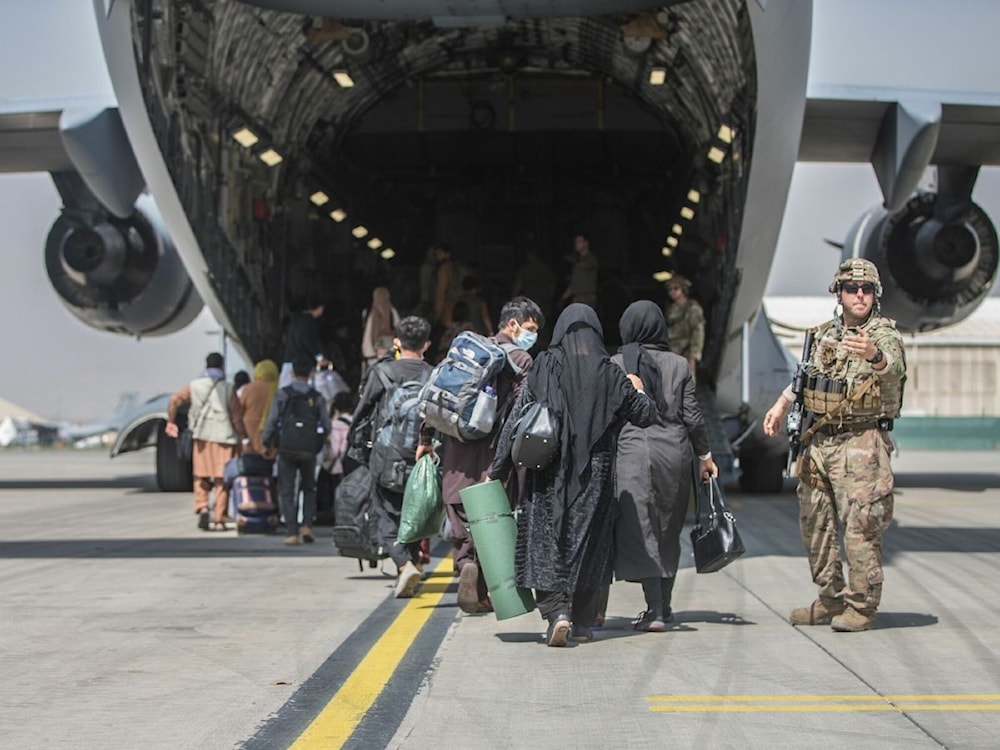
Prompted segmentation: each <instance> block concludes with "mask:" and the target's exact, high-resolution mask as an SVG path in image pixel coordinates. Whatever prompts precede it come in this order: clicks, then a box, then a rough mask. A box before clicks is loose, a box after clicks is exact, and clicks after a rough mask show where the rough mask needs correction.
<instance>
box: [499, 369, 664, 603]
mask: <svg viewBox="0 0 1000 750" xmlns="http://www.w3.org/2000/svg"><path fill="white" fill-rule="evenodd" d="M622 380H623V381H624V385H623V388H624V389H625V390H626V391H627V395H626V397H625V400H624V401H623V403H622V405H621V407H620V408H619V410H618V413H617V418H616V420H615V421H614V422H612V423H611V424H610V425H609V426H608V428H607V429H606V430H605V432H604V434H603V435H602V437H601V438H600V439H599V440H598V441H597V443H596V444H595V445H594V447H593V449H592V451H591V455H590V463H589V471H584V472H582V475H583V479H582V481H581V489H580V492H579V494H578V495H577V496H576V497H575V498H572V499H571V502H570V503H569V504H568V505H567V506H566V511H565V513H564V516H563V522H562V524H561V528H560V529H556V528H555V524H554V519H553V511H554V508H555V504H556V498H555V487H556V486H557V485H558V486H566V485H567V484H568V479H567V478H566V476H565V474H566V472H567V470H568V469H567V467H568V466H571V463H570V462H567V461H566V460H557V461H554V462H553V463H552V464H551V465H550V466H549V467H548V468H547V469H544V470H542V471H528V472H527V478H526V481H525V491H524V493H523V495H522V498H521V502H520V512H519V514H518V518H517V544H516V548H515V556H514V564H515V581H516V582H517V585H518V586H522V587H525V588H533V589H537V590H542V591H582V590H589V589H596V588H598V587H600V586H604V585H607V584H609V583H610V582H611V573H612V568H611V565H612V544H613V534H614V528H613V527H614V516H615V505H616V503H615V494H614V482H615V444H616V441H617V439H618V433H619V431H620V430H621V427H622V424H624V423H625V422H626V421H632V422H636V423H639V424H649V423H651V422H652V420H653V418H654V416H655V410H656V406H655V404H654V403H653V401H652V400H650V399H649V398H647V397H646V396H645V395H643V394H641V393H639V392H638V391H636V390H635V389H633V388H632V387H631V386H630V385H628V383H627V381H625V376H624V374H623V375H622ZM534 401H535V395H534V394H533V393H532V391H531V387H530V386H529V385H528V384H527V383H526V384H525V386H524V387H523V388H522V390H521V393H520V394H519V395H518V398H517V401H516V402H515V404H514V408H513V410H512V411H511V414H512V415H517V414H521V413H523V410H524V409H525V408H526V407H527V406H529V405H530V404H532V403H534ZM516 421H517V420H516V419H514V418H511V419H508V420H507V421H506V422H505V423H504V427H503V430H502V431H501V433H500V439H499V440H498V443H497V445H498V446H500V447H498V450H497V454H496V458H495V459H494V463H493V466H492V467H491V468H490V471H489V474H490V476H498V475H502V474H503V468H504V467H505V466H507V465H509V464H508V462H509V461H510V446H511V443H512V439H513V436H514V430H515V427H516ZM564 455H565V453H564ZM560 478H561V479H562V480H563V481H558V480H559V479H560Z"/></svg>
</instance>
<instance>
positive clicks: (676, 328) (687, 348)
mask: <svg viewBox="0 0 1000 750" xmlns="http://www.w3.org/2000/svg"><path fill="white" fill-rule="evenodd" d="M665 317H666V319H667V332H668V335H669V337H670V351H672V352H675V353H676V354H680V355H681V356H682V357H684V358H685V359H687V358H688V357H693V358H694V359H695V361H697V362H701V350H702V349H703V348H704V346H705V313H704V312H703V311H702V309H701V305H699V304H698V303H697V302H695V301H694V300H693V299H690V298H689V299H687V300H685V301H684V302H681V303H678V304H673V305H670V306H669V307H668V308H667V311H666V313H665Z"/></svg>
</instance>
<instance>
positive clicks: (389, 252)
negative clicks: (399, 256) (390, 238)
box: [379, 247, 396, 260]
mask: <svg viewBox="0 0 1000 750" xmlns="http://www.w3.org/2000/svg"><path fill="white" fill-rule="evenodd" d="M379 255H381V256H382V259H383V260H392V259H393V258H395V257H396V251H395V250H393V249H392V248H391V247H387V248H386V249H385V250H383V251H382V252H381V253H379Z"/></svg>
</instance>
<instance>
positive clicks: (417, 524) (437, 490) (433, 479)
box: [396, 454, 444, 544]
mask: <svg viewBox="0 0 1000 750" xmlns="http://www.w3.org/2000/svg"><path fill="white" fill-rule="evenodd" d="M443 522H444V501H443V500H442V499H441V479H440V478H439V477H438V467H437V461H436V460H435V459H434V458H432V457H431V455H430V454H425V455H423V456H421V457H420V460H419V461H417V463H416V465H415V466H414V467H413V471H411V472H410V478H409V479H407V480H406V489H404V490H403V512H402V513H401V514H400V517H399V533H398V534H397V535H396V539H398V540H399V541H400V542H402V543H403V544H410V543H411V542H419V541H420V540H421V539H427V538H429V537H432V536H434V535H435V534H438V533H439V532H440V531H441V524H442V523H443Z"/></svg>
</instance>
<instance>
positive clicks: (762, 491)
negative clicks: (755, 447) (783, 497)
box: [740, 456, 785, 495]
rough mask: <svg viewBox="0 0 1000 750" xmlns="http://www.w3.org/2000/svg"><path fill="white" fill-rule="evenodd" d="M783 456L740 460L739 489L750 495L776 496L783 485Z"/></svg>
mask: <svg viewBox="0 0 1000 750" xmlns="http://www.w3.org/2000/svg"><path fill="white" fill-rule="evenodd" d="M784 470H785V457H784V456H755V457H753V458H744V457H741V458H740V489H741V490H743V491H744V492H746V493H747V494H751V495H777V494H779V493H780V492H781V490H782V489H783V488H784V485H785V477H784Z"/></svg>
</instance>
